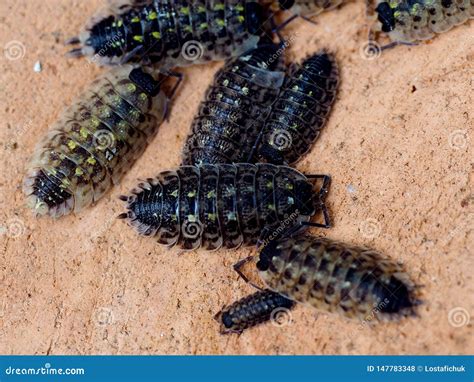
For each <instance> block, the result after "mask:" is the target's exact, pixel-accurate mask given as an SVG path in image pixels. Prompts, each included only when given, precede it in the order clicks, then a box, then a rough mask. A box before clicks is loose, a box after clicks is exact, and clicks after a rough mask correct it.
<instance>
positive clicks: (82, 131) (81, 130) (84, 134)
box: [79, 127, 89, 138]
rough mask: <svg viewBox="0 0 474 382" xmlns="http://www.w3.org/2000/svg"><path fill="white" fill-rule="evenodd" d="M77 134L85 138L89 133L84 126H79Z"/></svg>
mask: <svg viewBox="0 0 474 382" xmlns="http://www.w3.org/2000/svg"><path fill="white" fill-rule="evenodd" d="M79 134H81V137H82V138H87V136H88V135H89V131H87V129H86V128H85V127H81V129H80V130H79Z"/></svg>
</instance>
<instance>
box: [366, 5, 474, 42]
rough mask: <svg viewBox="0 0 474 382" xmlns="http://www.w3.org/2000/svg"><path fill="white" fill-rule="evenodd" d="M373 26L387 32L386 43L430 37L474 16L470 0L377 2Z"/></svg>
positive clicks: (415, 40)
mask: <svg viewBox="0 0 474 382" xmlns="http://www.w3.org/2000/svg"><path fill="white" fill-rule="evenodd" d="M375 11H376V13H377V19H378V24H377V25H376V28H377V29H379V30H381V31H382V32H385V33H387V34H388V36H389V37H390V39H391V40H392V42H393V43H392V44H389V45H390V46H392V45H395V44H397V43H402V44H403V43H413V42H415V43H416V42H418V41H422V40H427V39H431V38H432V37H434V36H435V34H437V33H442V32H446V31H448V30H450V29H451V28H452V27H454V26H455V25H459V24H462V23H464V22H466V21H467V20H468V19H472V18H474V1H473V0H392V1H380V0H378V1H377V7H376V8H375Z"/></svg>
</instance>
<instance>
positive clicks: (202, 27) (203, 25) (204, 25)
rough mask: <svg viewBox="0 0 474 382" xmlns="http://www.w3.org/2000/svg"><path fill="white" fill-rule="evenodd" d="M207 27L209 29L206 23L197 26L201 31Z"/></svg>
mask: <svg viewBox="0 0 474 382" xmlns="http://www.w3.org/2000/svg"><path fill="white" fill-rule="evenodd" d="M208 27H209V24H208V23H202V24H201V25H199V28H201V29H207V28H208Z"/></svg>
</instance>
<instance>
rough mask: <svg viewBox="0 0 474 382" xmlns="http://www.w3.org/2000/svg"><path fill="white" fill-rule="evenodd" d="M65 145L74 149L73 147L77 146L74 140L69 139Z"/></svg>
mask: <svg viewBox="0 0 474 382" xmlns="http://www.w3.org/2000/svg"><path fill="white" fill-rule="evenodd" d="M67 147H69V148H70V149H71V150H74V149H75V148H76V147H77V145H76V142H74V141H69V142H68V143H67Z"/></svg>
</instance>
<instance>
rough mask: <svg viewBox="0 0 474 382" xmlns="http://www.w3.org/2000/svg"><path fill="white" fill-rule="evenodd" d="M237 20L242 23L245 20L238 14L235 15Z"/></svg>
mask: <svg viewBox="0 0 474 382" xmlns="http://www.w3.org/2000/svg"><path fill="white" fill-rule="evenodd" d="M237 21H238V22H239V23H243V22H244V21H245V17H244V16H240V15H239V16H237Z"/></svg>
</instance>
